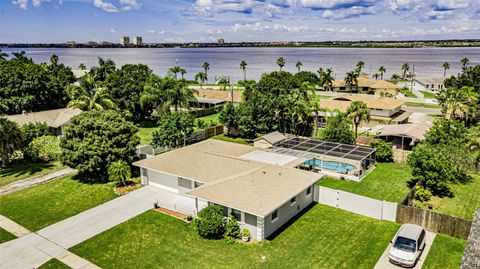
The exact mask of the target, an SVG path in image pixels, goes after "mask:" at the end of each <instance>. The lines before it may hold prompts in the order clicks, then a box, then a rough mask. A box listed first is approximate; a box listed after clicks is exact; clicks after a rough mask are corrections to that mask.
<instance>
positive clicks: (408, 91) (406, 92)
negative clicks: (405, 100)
mask: <svg viewBox="0 0 480 269" xmlns="http://www.w3.org/2000/svg"><path fill="white" fill-rule="evenodd" d="M400 92H401V93H403V94H404V95H405V97H411V98H417V96H416V95H415V94H414V93H413V92H411V91H410V90H409V89H408V88H401V89H400Z"/></svg>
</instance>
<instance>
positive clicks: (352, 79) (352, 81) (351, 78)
mask: <svg viewBox="0 0 480 269" xmlns="http://www.w3.org/2000/svg"><path fill="white" fill-rule="evenodd" d="M344 80H345V84H347V85H348V86H350V87H352V86H356V85H357V84H358V72H357V70H353V71H350V72H348V73H347V75H346V76H345V79H344Z"/></svg>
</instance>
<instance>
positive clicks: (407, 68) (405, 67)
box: [402, 63, 410, 78]
mask: <svg viewBox="0 0 480 269" xmlns="http://www.w3.org/2000/svg"><path fill="white" fill-rule="evenodd" d="M408 71H410V65H409V64H408V63H404V64H402V77H403V78H405V76H406V75H407V72H408Z"/></svg>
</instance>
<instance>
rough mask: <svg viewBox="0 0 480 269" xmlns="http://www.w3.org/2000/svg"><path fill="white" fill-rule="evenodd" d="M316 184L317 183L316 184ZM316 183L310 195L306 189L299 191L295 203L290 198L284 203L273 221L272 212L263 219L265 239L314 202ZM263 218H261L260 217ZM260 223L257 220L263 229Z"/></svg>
mask: <svg viewBox="0 0 480 269" xmlns="http://www.w3.org/2000/svg"><path fill="white" fill-rule="evenodd" d="M314 185H315V184H314ZM314 185H312V186H311V192H310V194H309V195H306V189H305V190H303V191H302V192H301V193H299V194H298V195H297V196H296V197H297V200H296V202H295V204H293V205H292V204H291V203H290V200H289V201H287V202H286V203H285V204H283V205H282V206H281V207H279V208H278V209H277V212H278V214H277V219H276V220H274V221H273V222H272V214H271V213H270V214H269V215H268V216H266V217H265V219H263V222H264V227H263V238H262V239H265V238H267V237H268V236H270V235H271V234H273V233H274V232H275V231H276V230H277V229H278V228H280V227H281V226H282V225H284V224H285V223H287V221H289V220H290V219H291V218H293V217H294V216H295V215H297V214H298V213H299V212H300V211H302V210H303V209H305V208H306V207H307V206H308V205H310V204H311V203H312V202H313V197H314V191H315V187H314ZM259 219H261V218H259ZM259 225H260V224H259V223H258V222H257V227H258V228H260V229H261V227H260V226H259Z"/></svg>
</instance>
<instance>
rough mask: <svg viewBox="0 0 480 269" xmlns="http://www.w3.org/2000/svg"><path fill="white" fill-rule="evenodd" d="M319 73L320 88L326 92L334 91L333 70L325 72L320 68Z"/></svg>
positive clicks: (329, 69) (328, 69)
mask: <svg viewBox="0 0 480 269" xmlns="http://www.w3.org/2000/svg"><path fill="white" fill-rule="evenodd" d="M317 72H318V74H319V76H320V86H322V87H323V88H324V89H325V90H333V70H332V69H331V68H327V69H325V70H323V69H322V68H319V69H318V71H317Z"/></svg>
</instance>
